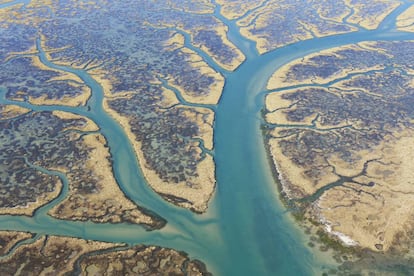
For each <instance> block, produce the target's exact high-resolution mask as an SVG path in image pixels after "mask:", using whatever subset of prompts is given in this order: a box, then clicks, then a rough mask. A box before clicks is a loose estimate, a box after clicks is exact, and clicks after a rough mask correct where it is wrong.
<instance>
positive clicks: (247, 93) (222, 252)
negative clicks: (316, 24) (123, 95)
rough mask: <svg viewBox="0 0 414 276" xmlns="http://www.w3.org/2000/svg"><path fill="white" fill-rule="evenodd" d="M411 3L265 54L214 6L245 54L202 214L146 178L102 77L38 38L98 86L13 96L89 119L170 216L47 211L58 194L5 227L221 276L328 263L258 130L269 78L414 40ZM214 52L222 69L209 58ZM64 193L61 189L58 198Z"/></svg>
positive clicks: (120, 166)
mask: <svg viewBox="0 0 414 276" xmlns="http://www.w3.org/2000/svg"><path fill="white" fill-rule="evenodd" d="M408 5H409V4H408V3H407V4H405V5H402V6H401V7H400V8H399V9H397V10H396V12H394V13H393V14H391V15H390V16H389V17H387V19H386V20H384V22H383V23H382V24H381V26H380V28H379V29H378V30H375V31H360V32H357V33H352V34H344V35H337V36H330V37H325V38H315V39H311V40H307V41H302V42H298V43H295V44H292V45H289V46H286V47H283V48H280V49H277V50H274V51H271V52H269V53H267V54H264V55H259V54H258V53H257V51H256V50H255V47H254V46H255V45H254V43H253V42H251V41H249V40H247V39H245V38H244V37H242V36H241V35H240V34H239V32H238V29H237V27H236V25H235V24H234V22H231V21H229V20H226V19H225V18H222V17H221V16H220V15H219V9H217V11H216V15H217V17H218V18H220V19H221V20H222V21H223V22H224V23H226V24H227V25H228V26H229V38H230V39H231V40H232V42H233V43H234V44H235V45H237V46H238V47H239V48H240V49H241V50H242V51H243V52H244V53H245V55H246V57H247V59H246V61H245V62H244V63H243V64H242V65H241V66H240V67H239V68H237V70H235V71H234V72H224V74H225V76H226V85H225V89H224V91H223V95H222V98H221V99H220V102H219V104H218V105H217V106H214V107H212V108H213V109H215V111H216V122H215V126H214V129H215V137H214V142H215V143H214V145H215V148H214V157H215V161H216V164H217V169H216V177H217V190H216V193H215V196H214V198H213V199H212V201H211V203H210V208H209V210H208V211H207V213H205V214H203V215H196V214H193V213H192V212H190V211H188V210H185V209H182V208H178V207H175V206H173V205H171V204H169V203H166V202H165V201H163V200H162V199H161V198H160V197H159V196H158V195H157V194H155V193H154V192H153V191H152V190H151V189H150V188H149V187H148V185H147V184H146V182H145V180H144V178H143V176H142V173H141V171H140V170H139V165H138V161H137V160H136V157H135V155H134V153H133V148H132V146H131V144H130V142H129V141H128V139H127V137H126V135H125V133H124V132H123V130H122V128H121V127H120V126H119V125H118V124H117V123H116V122H115V121H114V120H113V119H112V118H111V117H110V116H109V115H108V114H106V113H105V112H104V110H103V108H102V101H103V89H102V87H101V86H100V84H99V83H97V82H96V81H95V80H94V79H93V78H92V76H90V75H89V74H88V73H87V72H86V71H84V70H78V69H74V68H70V67H66V66H57V65H55V64H53V63H51V62H49V61H48V60H47V59H46V57H45V55H44V53H43V52H42V49H41V48H40V45H39V43H38V48H39V50H40V57H41V61H42V62H43V63H45V64H46V65H47V66H50V67H52V68H55V69H58V70H62V71H66V72H70V73H73V74H75V75H77V76H79V77H80V78H81V79H82V80H83V81H84V82H85V83H86V84H87V85H88V86H89V87H90V88H91V89H92V92H93V93H92V97H91V98H90V99H89V101H88V103H87V106H86V107H61V106H32V105H30V104H27V103H19V102H15V104H18V105H21V106H24V107H28V108H31V109H33V110H63V111H68V112H73V113H76V114H79V115H82V116H86V117H88V118H90V119H92V120H93V121H94V122H95V123H96V124H97V125H98V126H99V127H100V131H101V133H102V134H103V135H104V136H105V137H106V139H107V141H108V145H109V147H110V151H111V156H112V160H113V169H114V174H115V177H116V179H117V181H118V183H119V185H120V187H121V189H122V190H123V191H124V192H125V194H126V195H127V196H128V197H129V198H130V199H131V200H133V201H134V202H136V203H137V204H139V205H141V206H143V207H145V208H148V209H149V210H151V211H154V212H155V213H157V214H158V215H160V216H162V217H163V218H165V219H166V220H167V221H168V224H167V226H166V227H165V228H163V229H161V230H156V231H152V232H148V231H146V230H145V229H144V228H142V227H141V226H136V225H129V224H109V223H107V224H96V223H91V222H70V221H62V220H57V219H54V218H51V217H49V216H47V215H46V213H47V210H49V209H50V208H52V207H53V205H54V204H56V201H53V202H51V203H50V204H48V205H46V206H45V207H43V208H42V209H40V210H39V211H38V212H36V214H35V216H34V217H33V218H30V217H24V216H0V228H1V229H7V230H21V231H31V232H35V233H39V234H54V235H64V236H73V237H81V238H86V239H96V240H103V241H111V242H127V243H130V244H138V243H143V244H153V245H160V246H164V247H171V248H174V249H177V250H183V251H186V252H188V253H189V254H190V256H191V257H193V258H199V259H200V260H202V261H204V262H206V264H207V266H208V268H209V270H210V271H212V272H213V273H214V274H216V275H309V274H315V273H318V272H319V271H321V270H322V269H324V268H326V267H329V266H331V265H332V264H331V260H321V259H318V258H317V257H315V256H314V255H313V252H312V251H311V250H310V249H309V248H308V247H307V246H306V245H305V237H304V235H303V234H302V232H301V230H300V229H299V228H298V227H297V226H296V225H295V224H294V223H293V222H292V221H291V217H290V215H289V213H288V212H287V210H286V209H285V207H284V206H283V205H282V204H281V202H280V201H279V200H278V192H277V186H276V184H275V183H274V180H273V177H272V175H271V169H270V165H269V163H268V161H267V156H266V152H265V147H264V145H263V138H262V136H261V130H260V124H261V115H260V111H261V109H262V107H263V105H264V96H265V94H266V89H265V87H266V82H267V80H268V79H269V77H270V76H271V74H272V73H273V72H274V71H275V70H276V69H277V68H278V67H280V66H282V65H283V64H286V63H287V62H289V61H291V60H294V59H297V58H300V57H303V56H305V55H307V54H309V53H313V52H317V51H320V50H322V49H328V48H332V47H336V46H341V45H345V44H350V43H357V42H360V41H376V40H409V39H414V35H413V34H409V33H404V32H397V31H395V30H394V27H395V24H394V22H395V17H396V16H397V15H398V14H399V13H400V12H401V11H402V10H404V9H405V8H406V7H407V6H408ZM0 7H1V6H0ZM188 46H190V45H188ZM201 55H202V56H204V57H205V55H204V54H201ZM206 58H207V57H206ZM208 60H209V61H210V62H209V63H210V65H211V66H212V67H216V68H217V65H216V64H214V62H213V61H211V59H208ZM217 69H218V68H217ZM0 103H9V104H10V103H13V102H12V101H8V100H6V99H4V91H2V93H1V98H0ZM42 171H43V172H44V173H49V174H54V175H57V176H58V177H60V178H61V179H62V180H63V182H64V184H65V185H66V182H67V181H66V179H65V177H64V175H61V174H59V173H57V172H52V171H47V170H44V169H43V170H42ZM66 192H67V189H64V190H63V191H62V195H61V196H60V197H59V199H57V200H60V199H61V198H62V197H63V196H64V195H65V193H66Z"/></svg>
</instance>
